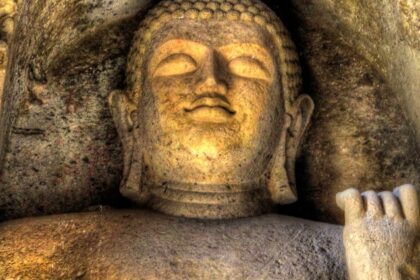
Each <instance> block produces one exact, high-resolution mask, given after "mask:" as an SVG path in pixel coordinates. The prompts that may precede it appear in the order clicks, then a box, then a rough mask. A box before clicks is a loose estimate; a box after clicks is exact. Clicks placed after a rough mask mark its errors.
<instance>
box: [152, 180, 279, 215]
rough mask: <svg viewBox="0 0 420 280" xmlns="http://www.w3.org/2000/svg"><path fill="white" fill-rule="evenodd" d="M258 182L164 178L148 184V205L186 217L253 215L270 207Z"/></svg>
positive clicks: (266, 195) (267, 198)
mask: <svg viewBox="0 0 420 280" xmlns="http://www.w3.org/2000/svg"><path fill="white" fill-rule="evenodd" d="M261 186H263V184H261V183H255V182H254V183H246V184H241V185H226V184H224V185H200V184H188V183H180V182H165V183H164V184H160V185H148V186H146V188H147V189H148V191H149V192H150V193H151V194H152V196H151V199H150V201H149V205H150V206H151V208H153V209H155V210H157V211H159V212H163V213H165V214H169V215H174V216H182V217H188V218H205V219H224V218H239V217H249V216H256V215H261V214H263V213H266V212H268V211H269V210H270V208H271V203H270V200H269V195H268V193H267V191H266V189H265V188H264V187H261Z"/></svg>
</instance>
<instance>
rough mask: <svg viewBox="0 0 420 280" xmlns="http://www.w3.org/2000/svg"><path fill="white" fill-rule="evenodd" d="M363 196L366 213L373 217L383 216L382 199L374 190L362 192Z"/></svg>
mask: <svg viewBox="0 0 420 280" xmlns="http://www.w3.org/2000/svg"><path fill="white" fill-rule="evenodd" d="M362 197H363V199H364V201H365V204H366V215H367V216H368V217H372V218H378V217H381V216H383V214H384V211H383V209H382V205H381V200H380V199H379V197H378V195H377V194H376V192H374V191H367V192H364V193H362Z"/></svg>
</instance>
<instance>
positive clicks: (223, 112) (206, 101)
mask: <svg viewBox="0 0 420 280" xmlns="http://www.w3.org/2000/svg"><path fill="white" fill-rule="evenodd" d="M184 111H185V112H186V113H188V114H189V115H190V116H191V117H192V118H193V119H195V120H198V121H207V122H224V121H226V120H228V119H229V118H231V117H232V116H233V115H235V114H236V112H235V111H234V110H233V109H232V107H231V106H230V104H229V102H228V101H227V100H226V98H225V97H209V96H203V97H200V98H198V99H197V100H195V101H194V102H193V103H192V104H191V106H190V107H187V108H184Z"/></svg>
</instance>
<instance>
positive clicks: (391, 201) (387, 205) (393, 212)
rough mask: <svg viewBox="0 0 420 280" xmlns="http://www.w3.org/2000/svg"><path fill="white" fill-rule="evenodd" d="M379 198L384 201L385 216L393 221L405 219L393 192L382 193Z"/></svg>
mask: <svg viewBox="0 0 420 280" xmlns="http://www.w3.org/2000/svg"><path fill="white" fill-rule="evenodd" d="M378 196H379V197H380V199H381V200H382V205H383V208H384V211H385V215H387V216H388V217H389V218H391V219H398V220H402V219H403V213H402V209H401V206H400V203H399V202H398V198H397V197H396V196H395V195H394V194H393V193H392V192H381V193H379V194H378Z"/></svg>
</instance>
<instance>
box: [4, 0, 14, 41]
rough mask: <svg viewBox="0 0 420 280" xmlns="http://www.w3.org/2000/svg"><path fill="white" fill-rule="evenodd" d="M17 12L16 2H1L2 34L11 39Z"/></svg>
mask: <svg viewBox="0 0 420 280" xmlns="http://www.w3.org/2000/svg"><path fill="white" fill-rule="evenodd" d="M16 10H17V4H16V2H15V1H14V0H3V1H0V32H1V33H3V34H5V35H6V37H7V38H10V35H11V34H12V33H13V29H14V24H13V17H14V15H15V14H16ZM0 38H1V37H0Z"/></svg>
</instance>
